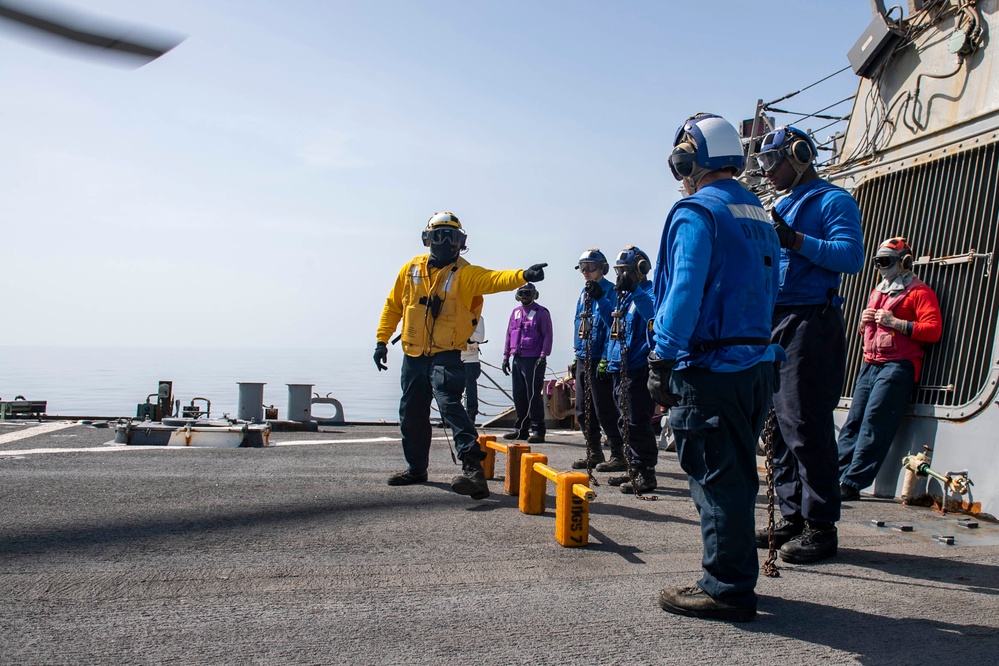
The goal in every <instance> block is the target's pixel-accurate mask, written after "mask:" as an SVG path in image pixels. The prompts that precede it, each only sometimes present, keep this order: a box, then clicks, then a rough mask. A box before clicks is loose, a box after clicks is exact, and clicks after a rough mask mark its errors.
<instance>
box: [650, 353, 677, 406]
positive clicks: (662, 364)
mask: <svg viewBox="0 0 999 666" xmlns="http://www.w3.org/2000/svg"><path fill="white" fill-rule="evenodd" d="M674 365H676V361H675V360H673V359H665V358H659V357H658V356H656V354H655V352H652V353H651V354H649V394H650V395H651V396H652V399H653V400H655V401H656V403H658V404H660V405H662V406H663V407H672V406H674V405H676V404H677V403H678V402H680V396H678V395H676V394H675V393H670V392H669V379H670V377H671V376H672V374H673V366H674Z"/></svg>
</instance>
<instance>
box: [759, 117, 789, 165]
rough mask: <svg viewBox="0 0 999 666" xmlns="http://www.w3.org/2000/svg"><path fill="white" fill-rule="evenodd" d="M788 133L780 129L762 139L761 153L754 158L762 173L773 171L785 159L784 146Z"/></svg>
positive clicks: (782, 128) (784, 129)
mask: <svg viewBox="0 0 999 666" xmlns="http://www.w3.org/2000/svg"><path fill="white" fill-rule="evenodd" d="M790 134H791V133H790V132H788V131H787V129H786V128H784V127H781V128H778V129H776V130H774V131H773V132H771V133H770V134H767V135H766V136H765V137H763V151H762V152H760V153H759V154H758V155H757V156H756V161H757V162H758V163H759V165H760V168H761V169H763V171H765V172H766V171H773V170H774V169H776V168H777V165H779V164H780V163H781V162H782V161H783V160H784V157H786V152H785V146H784V144H785V143H786V142H787V140H788V138H789V136H790Z"/></svg>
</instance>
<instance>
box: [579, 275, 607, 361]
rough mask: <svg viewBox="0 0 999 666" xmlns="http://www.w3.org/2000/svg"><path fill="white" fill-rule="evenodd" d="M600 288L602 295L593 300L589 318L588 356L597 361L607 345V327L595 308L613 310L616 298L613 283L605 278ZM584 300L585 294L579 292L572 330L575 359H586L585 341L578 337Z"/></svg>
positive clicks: (601, 281)
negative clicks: (601, 307)
mask: <svg viewBox="0 0 999 666" xmlns="http://www.w3.org/2000/svg"><path fill="white" fill-rule="evenodd" d="M600 286H601V287H602V288H603V290H604V295H603V296H601V297H600V298H599V299H594V300H593V306H592V307H593V317H591V318H590V324H591V326H590V354H591V357H592V358H594V359H596V360H598V361H599V360H600V357H601V354H603V353H604V347H605V346H606V344H607V327H606V326H604V323H603V320H602V319H601V318H600V317H598V316H597V307H598V306H603V307H604V308H610V309H611V310H613V309H614V299H615V298H616V297H617V296H616V294H615V293H614V283H613V282H611V281H610V280H608V279H607V278H606V277H605V278H602V279H601V280H600ZM585 300H586V292H585V291H584V292H580V294H579V300H577V301H576V323H575V326H574V327H573V329H572V335H573V338H572V348H573V350H574V352H575V356H576V358H586V340H585V339H584V338H581V337H579V324H580V322H581V321H582V319H581V318H580V316H579V315H580V314H582V312H583V308H584V306H585Z"/></svg>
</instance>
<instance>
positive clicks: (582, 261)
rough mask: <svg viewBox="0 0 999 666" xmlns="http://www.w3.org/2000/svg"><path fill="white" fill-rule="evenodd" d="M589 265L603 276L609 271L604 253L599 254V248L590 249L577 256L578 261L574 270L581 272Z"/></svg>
mask: <svg viewBox="0 0 999 666" xmlns="http://www.w3.org/2000/svg"><path fill="white" fill-rule="evenodd" d="M590 265H592V266H593V267H594V268H596V269H597V270H598V271H601V272H602V273H603V274H604V275H607V273H608V271H610V265H609V264H608V263H607V257H605V256H604V253H603V252H601V251H600V249H599V248H595V247H591V248H590V249H589V250H587V251H586V252H584V253H583V254H581V255H579V261H578V262H577V263H576V270H582V269H583V268H585V267H587V266H590Z"/></svg>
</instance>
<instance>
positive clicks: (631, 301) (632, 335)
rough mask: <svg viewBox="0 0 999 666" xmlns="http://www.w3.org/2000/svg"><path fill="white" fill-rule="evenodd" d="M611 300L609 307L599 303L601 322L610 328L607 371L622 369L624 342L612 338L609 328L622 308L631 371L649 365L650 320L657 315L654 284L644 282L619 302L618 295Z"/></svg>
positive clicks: (614, 295)
mask: <svg viewBox="0 0 999 666" xmlns="http://www.w3.org/2000/svg"><path fill="white" fill-rule="evenodd" d="M611 293H612V296H611V300H610V302H609V303H608V304H607V305H610V308H609V309H608V308H607V307H605V304H604V303H601V304H600V311H599V315H600V319H601V320H603V322H604V325H605V326H606V327H607V331H608V336H607V347H606V350H605V351H604V358H606V359H607V369H608V370H610V371H611V372H617V371H618V370H620V369H621V341H620V340H611V339H610V327H611V323H612V322H613V319H614V318H613V310H614V309H615V308H620V309H621V311H622V312H623V313H624V330H625V334H624V341H625V342H627V344H628V358H627V361H628V369H629V370H634V369H635V368H642V367H645V366H646V365H648V364H649V320H650V319H652V316H653V315H654V314H655V313H656V311H655V305H654V303H653V301H652V281H651V280H642V282H641V283H639V285H638V286H637V287H635V291H633V292H631V293H630V294H629V293H627V292H625V293H623V294H622V295H621V299H620V300H618V298H617V294H618V292H616V291H615V292H611Z"/></svg>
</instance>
